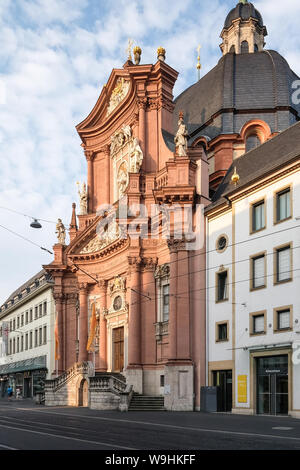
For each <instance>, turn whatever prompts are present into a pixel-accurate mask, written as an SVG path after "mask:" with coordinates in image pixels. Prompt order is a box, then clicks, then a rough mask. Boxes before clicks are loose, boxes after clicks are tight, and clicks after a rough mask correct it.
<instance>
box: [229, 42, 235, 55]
mask: <svg viewBox="0 0 300 470" xmlns="http://www.w3.org/2000/svg"><path fill="white" fill-rule="evenodd" d="M229 52H231V53H233V54H235V45H234V44H233V45H232V46H231V48H230V51H229Z"/></svg>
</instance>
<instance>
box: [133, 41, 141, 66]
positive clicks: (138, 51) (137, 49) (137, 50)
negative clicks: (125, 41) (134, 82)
mask: <svg viewBox="0 0 300 470" xmlns="http://www.w3.org/2000/svg"><path fill="white" fill-rule="evenodd" d="M141 55H142V49H141V48H140V47H139V46H135V48H134V49H133V56H134V62H135V65H139V63H140V61H141Z"/></svg>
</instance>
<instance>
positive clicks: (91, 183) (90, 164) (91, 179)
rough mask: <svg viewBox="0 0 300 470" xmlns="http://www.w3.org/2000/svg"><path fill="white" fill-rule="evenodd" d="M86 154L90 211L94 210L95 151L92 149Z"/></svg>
mask: <svg viewBox="0 0 300 470" xmlns="http://www.w3.org/2000/svg"><path fill="white" fill-rule="evenodd" d="M85 156H86V159H87V164H88V168H87V177H88V180H87V190H88V213H92V212H93V194H94V168H93V159H94V153H93V152H92V151H90V150H86V151H85Z"/></svg>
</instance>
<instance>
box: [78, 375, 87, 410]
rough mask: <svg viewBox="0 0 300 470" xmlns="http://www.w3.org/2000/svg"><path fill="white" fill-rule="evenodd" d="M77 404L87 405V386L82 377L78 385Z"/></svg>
mask: <svg viewBox="0 0 300 470" xmlns="http://www.w3.org/2000/svg"><path fill="white" fill-rule="evenodd" d="M78 406H84V407H88V406H89V386H88V382H87V380H86V379H82V381H81V382H80V386H79V393H78Z"/></svg>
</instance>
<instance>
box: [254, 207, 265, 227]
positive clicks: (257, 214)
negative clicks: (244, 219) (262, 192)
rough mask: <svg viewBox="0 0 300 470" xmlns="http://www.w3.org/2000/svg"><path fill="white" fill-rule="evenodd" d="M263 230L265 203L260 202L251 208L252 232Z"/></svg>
mask: <svg viewBox="0 0 300 470" xmlns="http://www.w3.org/2000/svg"><path fill="white" fill-rule="evenodd" d="M263 228H265V202H264V201H261V202H259V203H257V204H254V205H253V206H252V232H257V231H258V230H261V229H263Z"/></svg>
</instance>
